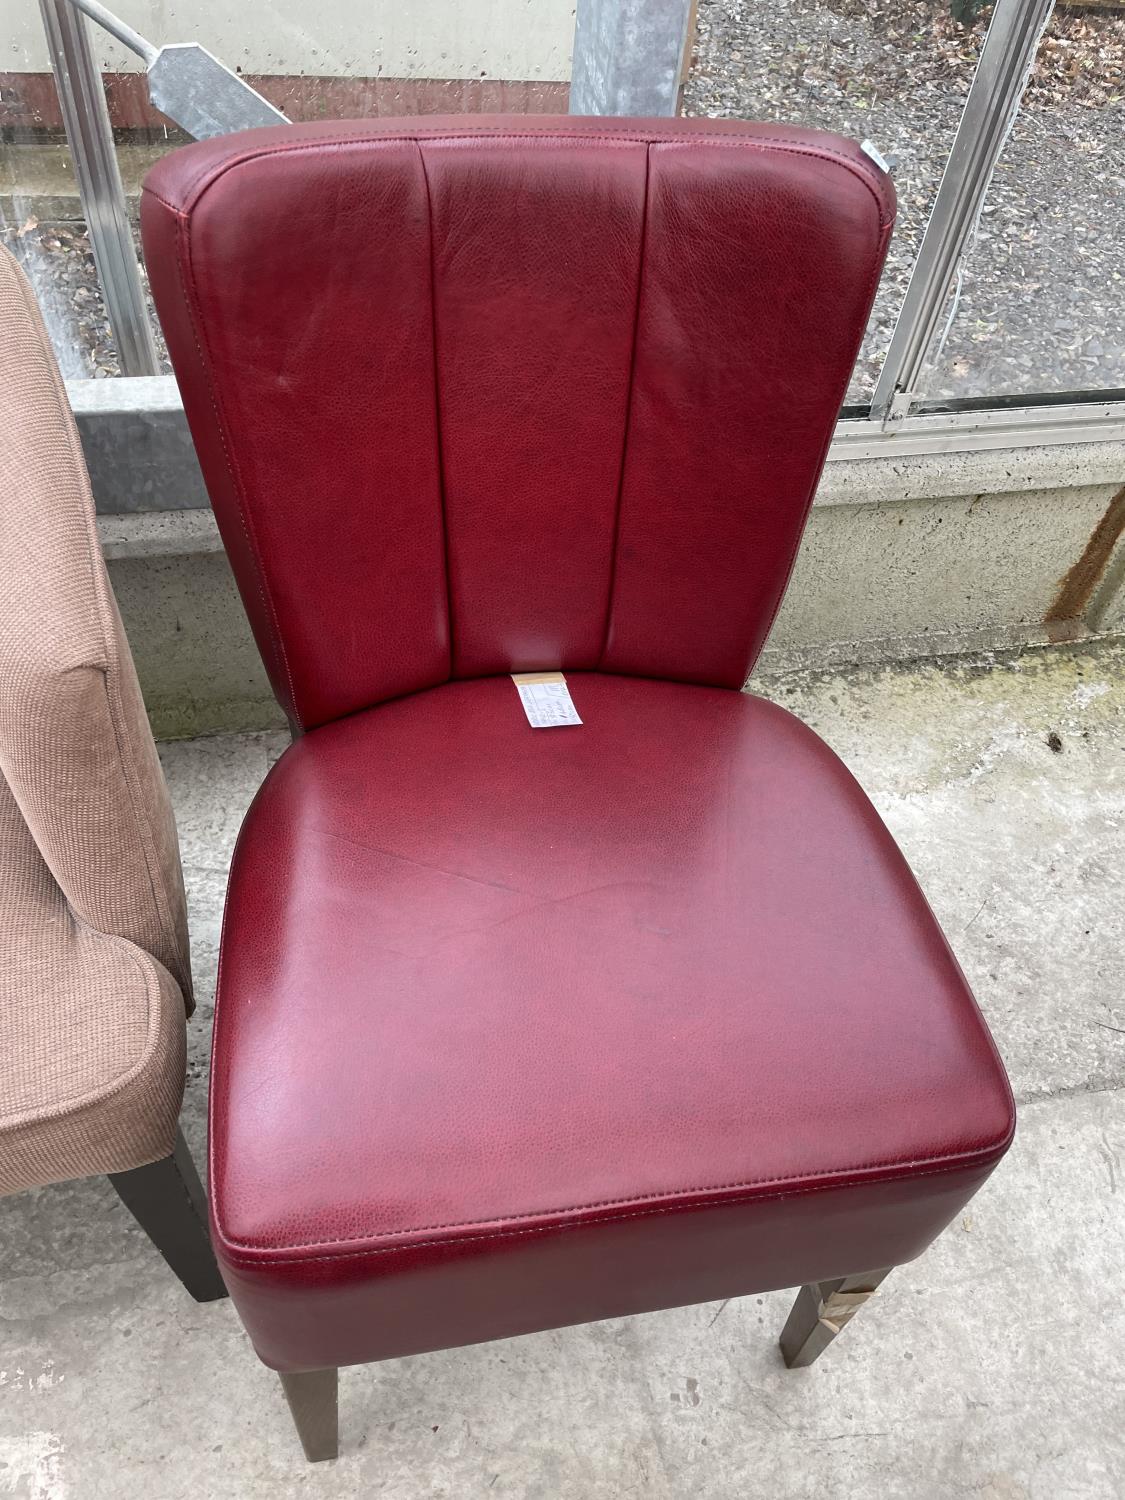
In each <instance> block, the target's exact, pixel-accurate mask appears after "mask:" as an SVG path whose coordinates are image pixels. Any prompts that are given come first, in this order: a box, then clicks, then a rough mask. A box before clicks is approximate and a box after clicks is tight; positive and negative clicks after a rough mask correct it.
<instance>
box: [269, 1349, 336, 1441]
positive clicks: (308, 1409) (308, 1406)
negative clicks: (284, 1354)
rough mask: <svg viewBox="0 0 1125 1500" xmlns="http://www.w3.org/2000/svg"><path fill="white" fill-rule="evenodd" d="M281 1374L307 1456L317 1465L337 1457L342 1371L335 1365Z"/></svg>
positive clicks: (287, 1399)
mask: <svg viewBox="0 0 1125 1500" xmlns="http://www.w3.org/2000/svg"><path fill="white" fill-rule="evenodd" d="M279 1374H280V1375H281V1385H282V1389H283V1390H284V1391H285V1399H286V1401H288V1402H289V1410H290V1411H291V1412H292V1413H293V1421H294V1423H295V1424H296V1428H297V1436H298V1437H299V1438H300V1439H301V1447H302V1448H303V1449H304V1450H305V1457H306V1458H307V1459H308V1461H309V1462H310V1463H313V1464H317V1463H320V1462H321V1461H322V1460H323V1459H326V1458H336V1457H337V1456H338V1454H339V1452H340V1438H339V1419H338V1416H337V1403H336V1392H337V1385H338V1380H337V1376H338V1375H339V1371H338V1370H336V1369H335V1368H332V1369H330V1370H301V1371H300V1372H299V1373H297V1374H295V1375H287V1374H285V1373H284V1372H280V1371H279Z"/></svg>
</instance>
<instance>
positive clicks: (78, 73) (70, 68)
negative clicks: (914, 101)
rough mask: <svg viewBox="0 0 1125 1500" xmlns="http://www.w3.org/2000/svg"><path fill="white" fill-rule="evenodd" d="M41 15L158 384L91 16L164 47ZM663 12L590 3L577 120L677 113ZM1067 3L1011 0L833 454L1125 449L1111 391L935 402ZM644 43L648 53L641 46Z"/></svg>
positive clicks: (119, 327)
mask: <svg viewBox="0 0 1125 1500" xmlns="http://www.w3.org/2000/svg"><path fill="white" fill-rule="evenodd" d="M40 9H41V11H42V15H43V23H44V29H45V31H46V34H47V43H48V48H49V51H50V56H51V65H52V68H53V70H54V73H55V78H56V82H57V85H58V92H59V99H60V104H61V108H62V114H63V121H64V124H65V127H66V134H67V138H68V141H69V143H70V147H71V150H72V152H73V155H74V161H75V170H76V173H77V177H78V186H79V192H80V195H81V198H82V203H83V208H84V211H85V213H86V218H87V222H88V224H89V228H90V240H91V244H92V246H93V249H94V258H95V261H96V263H97V268H98V275H99V278H100V279H101V283H102V288H103V292H104V294H105V301H106V310H107V314H108V316H109V320H110V324H111V326H112V328H113V332H114V336H115V338H116V340H117V345H118V349H119V352H120V355H121V363H122V369H123V371H124V372H125V374H126V375H127V376H145V375H148V376H151V375H153V374H155V373H156V371H157V363H156V351H155V346H154V342H153V337H152V330H151V326H150V324H149V320H148V313H147V308H146V305H145V297H144V290H143V285H142V282H141V276H140V270H139V266H138V263H137V254H136V247H135V245H134V243H133V236H132V231H131V229H130V225H129V217H128V211H127V207H126V201H125V194H124V189H123V187H122V183H121V176H120V172H119V171H118V167H117V159H116V155H115V152H114V146H113V135H112V130H111V128H110V123H109V115H108V111H107V109H106V103H105V93H104V89H103V87H102V81H101V76H100V72H99V70H98V68H97V65H96V63H95V61H94V58H93V53H92V51H91V49H90V44H89V38H88V36H87V33H86V31H85V16H84V15H82V14H81V12H82V11H86V12H87V14H89V15H91V16H92V17H94V18H95V19H96V20H97V21H98V22H99V23H100V24H102V25H105V26H107V29H109V30H111V31H113V32H114V34H115V35H117V36H119V37H121V38H122V40H124V41H125V43H126V45H129V46H132V47H133V48H134V50H136V51H138V52H141V55H142V56H145V57H146V60H147V61H151V54H152V53H153V52H154V50H155V49H152V48H151V46H150V44H148V43H146V42H145V40H144V38H141V37H139V36H138V35H137V34H136V33H134V32H132V31H131V29H130V28H127V27H123V25H122V23H120V22H117V21H116V18H115V17H113V15H112V13H111V12H108V11H107V10H106V9H105V7H104V6H103V5H101V4H100V3H99V0H40ZM656 9H657V12H658V14H659V17H660V21H661V24H660V26H659V27H658V28H656V30H657V31H658V32H659V36H656V35H655V34H654V33H653V31H652V30H651V21H652V16H653V9H652V5H651V4H650V3H647V0H646V3H644V4H642V3H641V0H578V5H577V18H576V24H575V54H574V76H573V81H572V88H573V93H572V106H571V107H572V112H574V111H575V110H581V109H589V110H597V111H598V112H604V113H615V114H618V113H622V114H639V113H654V112H657V110H658V111H659V112H660V113H668V114H671V113H674V112H675V108H676V93H677V90H678V84H679V68H680V63H681V60H682V56H683V54H684V51H685V40H690V33H691V15H692V11H693V0H658V4H657V7H656ZM1053 9H1054V0H996V5H995V9H994V11H993V15H992V20H991V22H990V25H989V29H988V33H987V35H986V37H985V41H984V45H983V47H982V49H981V55H980V59H979V61H978V64H977V69H976V72H975V73H974V76H973V81H972V84H971V86H970V89H969V95H968V98H967V100H966V102H965V109H964V112H963V114H962V116H961V120H960V123H959V124H958V127H957V131H956V133H955V135H954V139H953V143H952V145H951V147H950V152H949V157H948V159H947V161H946V166H945V170H944V172H943V174H942V179H941V183H940V185H939V188H938V192H937V195H936V197H935V199H934V204H933V208H932V210H931V213H930V218H929V221H928V223H927V225H926V230H925V233H924V234H923V237H922V242H921V245H920V246H919V250H918V255H917V258H916V260H915V262H914V266H913V269H912V272H911V276H910V280H909V283H908V285H907V290H906V294H905V297H904V299H903V304H902V308H901V309H900V312H899V316H898V319H897V321H896V323H895V328H894V332H893V334H892V337H891V342H890V345H889V346H888V350H887V355H886V357H885V359H884V362H883V365H882V368H881V371H880V374H879V377H878V380H877V382H876V386H875V391H874V395H873V397H872V401H871V405H870V408H869V410H868V411H867V414H866V415H864V416H860V417H858V418H855V417H853V416H851V415H846V416H844V417H843V418H842V419H841V421H840V422H839V424H838V426H837V430H836V436H835V439H834V441H833V444H832V448H831V452H830V455H829V456H830V459H832V460H840V459H847V458H854V459H861V458H870V457H877V456H900V455H915V454H921V453H952V452H958V451H966V452H968V451H973V450H985V449H990V448H1003V447H1020V446H1024V445H1037V446H1041V445H1048V444H1053V443H1082V442H1104V441H1119V440H1125V400H1118V399H1113V397H1116V395H1117V393H1116V392H1114V393H1112V394H1111V393H1109V392H1107V393H1105V396H1106V398H1107V399H1100V397H1101V396H1102V393H1101V392H1092V393H1074V392H1070V393H1063V394H1060V395H1059V396H1058V397H1057V398H1049V397H1038V396H1036V395H1034V394H1033V393H1030V392H1028V393H1021V394H1020V395H1018V396H1016V397H1014V398H1013V397H997V398H995V399H994V400H992V401H988V400H982V401H981V402H980V403H979V405H977V406H976V407H975V409H969V410H965V409H962V410H943V411H933V410H929V411H928V410H926V409H925V400H924V396H925V392H924V380H923V375H924V370H925V365H926V361H927V357H928V355H929V351H930V349H931V347H932V345H933V341H934V338H935V335H936V334H937V331H938V328H939V325H940V322H941V318H942V315H943V313H944V312H945V309H946V307H947V305H948V302H949V297H950V294H951V292H952V291H953V289H954V286H955V283H956V281H957V277H958V274H959V270H960V268H961V267H962V265H963V258H964V255H965V252H966V248H967V246H968V245H969V242H970V239H971V237H972V234H973V231H974V228H975V225H976V223H977V221H978V219H979V216H980V213H981V210H982V208H983V205H984V201H985V195H986V193H987V191H988V187H989V184H990V182H991V179H992V174H993V172H994V170H995V167H996V163H997V161H998V160H999V157H1000V153H1001V152H1002V150H1003V147H1004V143H1005V141H1006V140H1007V137H1008V133H1009V131H1010V130H1011V127H1012V123H1013V121H1014V120H1015V117H1016V114H1017V112H1018V110H1019V105H1020V101H1021V99H1022V96H1023V92H1024V88H1025V86H1026V83H1027V79H1028V76H1029V74H1030V70H1031V67H1032V65H1033V63H1034V60H1035V56H1036V53H1037V50H1038V46H1039V42H1040V39H1041V37H1042V34H1043V31H1044V29H1045V28H1046V25H1047V22H1048V21H1049V20H1050V17H1051V13H1052V11H1053ZM642 12H643V14H642ZM646 19H647V22H648V23H649V28H648V29H647V31H645V32H643V33H642V31H641V30H639V29H638V28H639V27H640V26H641V23H642V21H644V20H646ZM114 23H116V24H114ZM123 31H128V32H129V35H127V36H125V35H123ZM642 35H644V37H645V39H646V41H647V45H646V46H643V47H642V46H639V45H637V43H638V38H639V37H641V36H642ZM607 52H608V54H610V55H609V56H608V57H606V56H605V55H604V54H605V53H607ZM657 54H659V56H658V55H657ZM642 64H643V66H642ZM658 65H659V66H658ZM654 67H656V70H657V75H659V76H656V75H654V74H653V72H652V69H653V68H654ZM673 78H674V82H673ZM654 91H655V92H654ZM247 92H248V93H250V92H251V91H250V90H249V89H248V90H247ZM657 96H659V97H657ZM254 97H255V98H257V96H256V95H255V96H254ZM263 103H264V101H263ZM240 123H244V122H240ZM232 128H234V126H233V125H232ZM1021 402H1022V403H1023V404H1022V405H1021V404H1019V403H1021Z"/></svg>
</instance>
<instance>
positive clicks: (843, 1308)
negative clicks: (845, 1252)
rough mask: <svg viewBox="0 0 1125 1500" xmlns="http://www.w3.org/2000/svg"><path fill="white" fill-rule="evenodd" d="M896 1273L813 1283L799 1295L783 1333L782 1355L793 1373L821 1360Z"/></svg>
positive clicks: (888, 1270) (879, 1272)
mask: <svg viewBox="0 0 1125 1500" xmlns="http://www.w3.org/2000/svg"><path fill="white" fill-rule="evenodd" d="M893 1269H894V1267H893V1266H888V1267H887V1269H886V1270H885V1271H867V1272H863V1273H861V1274H860V1275H858V1276H841V1277H839V1278H838V1279H837V1280H835V1281H814V1282H813V1283H812V1284H811V1285H809V1286H803V1287H802V1288H801V1290H800V1291H799V1292H798V1293H797V1300H796V1302H794V1304H793V1311H792V1312H791V1313H790V1314H789V1318H788V1321H787V1322H786V1324H785V1327H784V1329H782V1333H781V1353H782V1356H783V1358H784V1360H785V1363H786V1364H787V1365H788V1366H789V1368H790V1369H791V1370H800V1369H803V1368H804V1366H805V1365H811V1364H812V1362H813V1360H814V1359H819V1358H820V1356H821V1355H822V1354H823V1353H824V1351H825V1349H827V1348H828V1346H829V1344H830V1343H831V1342H832V1340H833V1339H834V1338H835V1337H836V1335H837V1334H838V1333H839V1332H840V1330H841V1328H843V1326H844V1324H845V1323H847V1322H849V1321H850V1319H851V1318H852V1317H853V1316H854V1314H855V1313H856V1312H858V1310H859V1309H860V1308H861V1307H862V1306H863V1304H864V1303H865V1302H866V1301H867V1299H868V1297H870V1296H871V1294H872V1293H873V1292H874V1291H875V1288H876V1287H877V1286H878V1285H879V1283H880V1282H881V1281H882V1280H883V1278H884V1276H888V1275H889V1274H890V1272H891V1271H892V1270H893Z"/></svg>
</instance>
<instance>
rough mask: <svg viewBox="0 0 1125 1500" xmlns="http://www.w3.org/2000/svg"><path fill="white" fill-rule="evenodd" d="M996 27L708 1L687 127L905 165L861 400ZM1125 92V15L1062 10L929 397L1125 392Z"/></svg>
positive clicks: (936, 10) (913, 1)
mask: <svg viewBox="0 0 1125 1500" xmlns="http://www.w3.org/2000/svg"><path fill="white" fill-rule="evenodd" d="M987 18H988V12H987V11H986V12H984V13H983V14H982V16H981V18H980V19H979V20H978V21H977V22H976V24H975V25H973V26H971V27H964V26H960V25H958V24H957V22H955V21H954V20H953V19H952V18H951V16H950V14H949V3H948V0H884V3H882V4H880V3H878V0H875V3H871V0H785V3H784V4H778V3H776V0H700V5H699V30H698V36H697V43H696V49H695V57H694V62H693V67H692V70H691V75H690V77H689V80H688V84H687V88H686V90H685V95H684V113H685V114H689V115H704V116H712V117H723V118H746V119H754V118H757V119H767V120H790V121H794V122H800V123H802V124H807V125H815V126H819V127H821V128H823V129H826V130H835V131H838V132H840V133H841V134H843V135H850V136H856V137H859V138H860V139H862V138H864V137H868V138H870V139H871V140H872V141H874V142H875V144H876V145H877V146H878V147H879V149H880V151H882V153H883V155H884V156H887V157H889V158H890V159H891V160H892V162H893V166H894V177H895V185H896V188H897V190H898V195H899V221H898V228H897V231H896V235H895V240H894V243H893V245H892V248H891V253H890V257H889V260H888V265H887V271H886V274H885V276H884V280H883V285H882V288H881V289H880V293H879V297H878V299H877V301H876V305H875V311H874V314H873V316H872V322H871V326H870V328H869V330H868V334H867V338H866V339H865V341H864V347H863V352H862V354H861V356H860V361H859V364H858V366H857V369H856V375H855V378H854V380H853V382H852V387H851V390H850V391H849V400H851V401H861V400H863V399H864V398H865V397H869V396H870V394H871V392H872V389H873V387H874V383H875V378H876V376H877V374H878V370H879V365H880V363H881V360H882V357H883V355H884V354H885V352H886V348H887V344H888V342H889V340H890V334H891V330H892V328H893V326H894V320H895V317H896V316H897V313H898V309H899V306H900V304H901V301H902V295H903V292H904V291H905V288H906V283H907V280H908V278H909V274H910V267H911V264H912V262H913V259H914V256H915V254H916V252H917V248H918V244H919V242H920V240H921V236H922V230H923V229H924V227H925V223H926V219H927V217H928V214H929V210H930V206H931V204H932V202H933V197H934V194H935V192H936V191H937V186H938V182H939V180H940V178H941V172H942V168H943V166H944V163H945V156H946V153H947V152H948V149H949V145H950V143H951V142H952V139H953V134H954V131H955V130H956V128H957V123H958V121H959V119H960V116H961V110H962V108H963V106H964V102H965V97H966V95H967V94H968V90H969V85H970V83H971V82H972V76H973V70H974V68H975V66H976V61H977V58H978V56H979V54H980V48H981V44H982V42H983V39H984V32H985V29H986V24H987ZM1123 96H1125V15H1122V14H1121V13H1120V12H1116V11H1113V10H1109V9H1106V10H1104V11H1095V10H1090V9H1077V8H1071V7H1059V8H1057V9H1056V12H1055V15H1054V18H1053V20H1052V22H1051V25H1050V27H1049V29H1048V32H1047V35H1046V37H1045V39H1044V42H1043V45H1042V47H1041V48H1040V53H1039V57H1038V60H1037V64H1036V69H1035V73H1034V75H1033V78H1032V81H1031V84H1030V86H1029V89H1028V93H1027V95H1026V97H1025V100H1024V106H1023V109H1022V110H1021V113H1020V116H1019V118H1018V120H1017V122H1016V126H1015V128H1014V130H1013V132H1012V135H1011V138H1010V140H1009V142H1008V144H1007V147H1006V149H1005V151H1004V154H1003V156H1002V158H1001V161H1000V164H999V166H998V168H997V172H996V176H995V178H994V179H993V183H992V187H991V189H990V192H989V195H988V199H987V203H986V206H985V212H984V214H983V215H982V218H981V223H980V228H979V232H978V234H977V237H976V242H975V244H974V246H973V249H972V252H971V254H970V255H969V257H968V258H967V263H966V266H965V269H964V277H963V286H962V289H961V295H960V300H959V303H958V307H957V314H956V317H955V318H954V321H953V324H952V326H951V328H950V331H949V334H948V337H947V339H946V342H945V348H944V350H943V351H942V354H941V357H940V358H938V359H935V358H932V359H931V364H930V367H929V370H928V373H927V378H926V382H925V394H926V395H927V396H930V397H935V398H936V397H948V396H980V395H999V394H1014V393H1021V392H1047V391H1065V390H1080V389H1097V388H1102V387H1110V386H1115V385H1118V386H1120V385H1125V254H1123V250H1125V103H1123ZM935 352H936V351H935Z"/></svg>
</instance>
